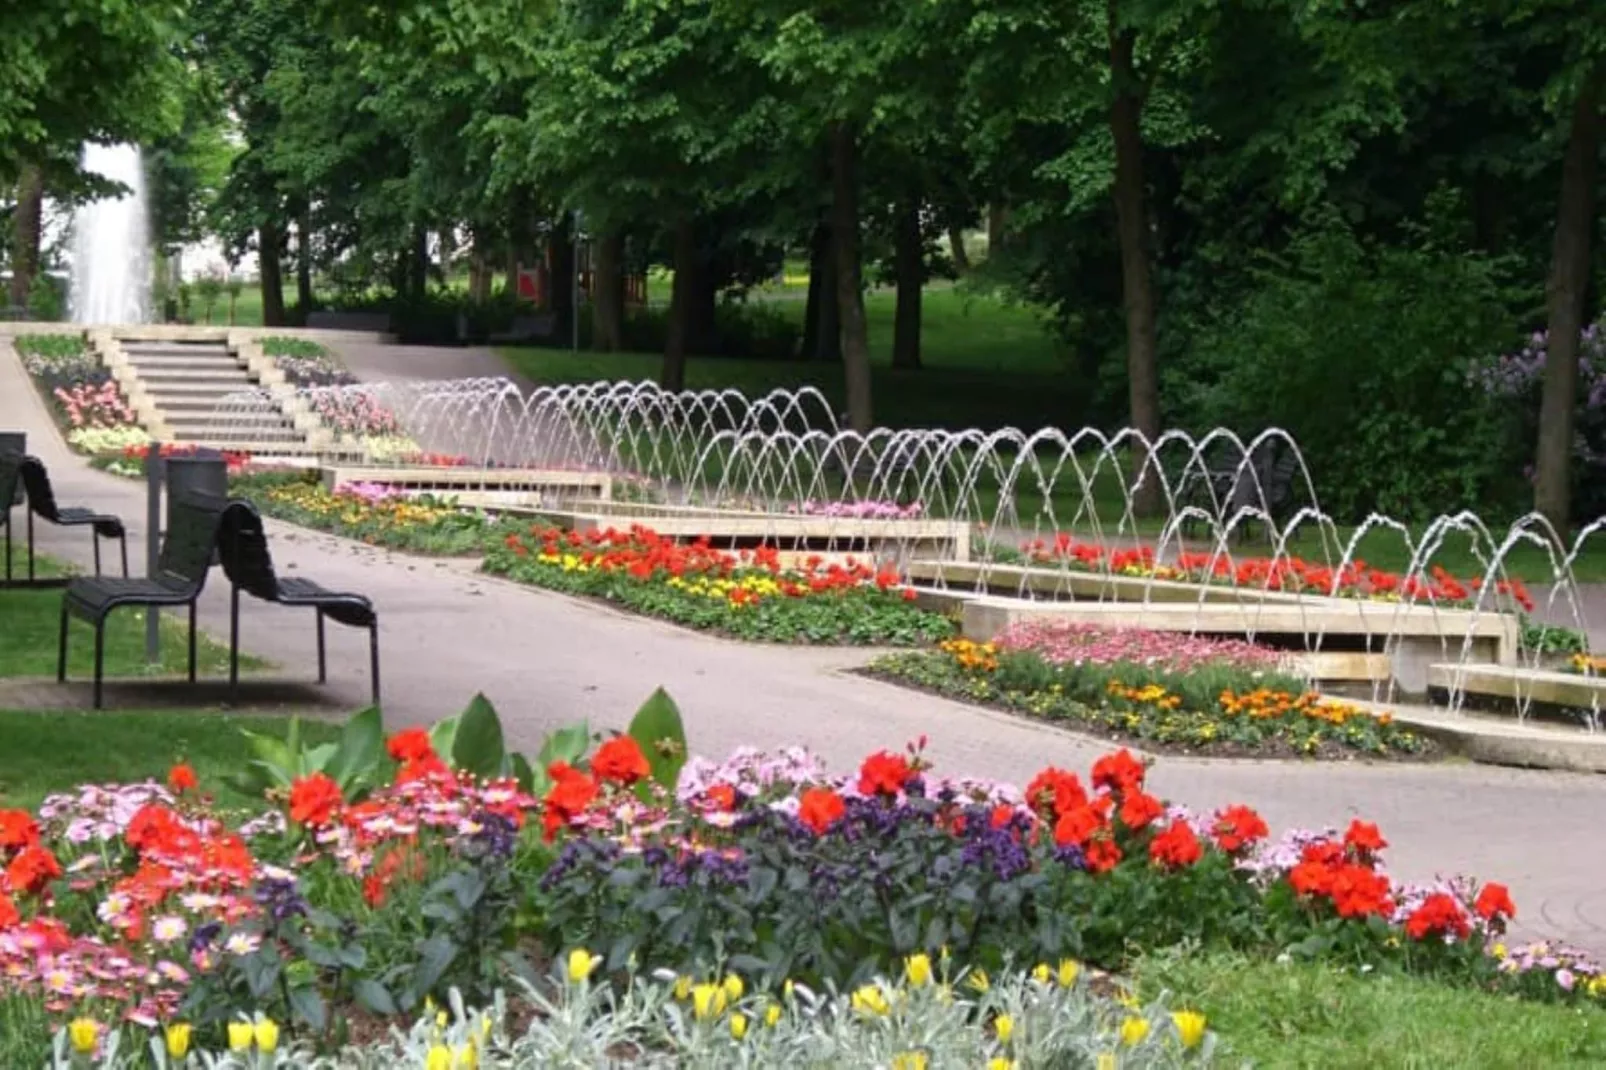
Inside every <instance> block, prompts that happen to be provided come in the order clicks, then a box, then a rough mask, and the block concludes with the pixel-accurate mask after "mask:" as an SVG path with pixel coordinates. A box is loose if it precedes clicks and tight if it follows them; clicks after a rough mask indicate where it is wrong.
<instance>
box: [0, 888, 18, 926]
mask: <svg viewBox="0 0 1606 1070" xmlns="http://www.w3.org/2000/svg"><path fill="white" fill-rule="evenodd" d="M21 921H22V914H21V912H20V911H18V910H17V904H15V903H13V902H12V901H11V900H10V898H9V897H7V895H6V894H5V893H4V892H0V933H3V932H5V931H6V930H7V929H9V928H11V927H12V926H13V925H16V924H18V923H20V922H21Z"/></svg>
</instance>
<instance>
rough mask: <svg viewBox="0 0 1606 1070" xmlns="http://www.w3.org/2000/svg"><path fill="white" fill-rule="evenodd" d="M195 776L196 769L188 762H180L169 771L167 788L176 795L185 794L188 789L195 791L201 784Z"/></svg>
mask: <svg viewBox="0 0 1606 1070" xmlns="http://www.w3.org/2000/svg"><path fill="white" fill-rule="evenodd" d="M200 783H201V782H200V781H199V780H197V779H196V777H195V770H194V769H193V768H191V767H190V764H189V763H188V762H179V763H178V764H177V765H175V766H174V767H173V768H171V769H169V770H168V771H167V790H168V791H171V792H172V793H173V794H174V795H183V794H184V793H185V792H186V791H194V790H195V789H196V788H197V787H199V786H200Z"/></svg>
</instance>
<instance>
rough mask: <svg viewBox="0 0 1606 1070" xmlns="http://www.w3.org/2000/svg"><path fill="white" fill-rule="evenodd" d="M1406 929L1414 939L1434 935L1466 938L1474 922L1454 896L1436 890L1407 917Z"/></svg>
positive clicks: (1458, 938) (1459, 938) (1422, 938)
mask: <svg viewBox="0 0 1606 1070" xmlns="http://www.w3.org/2000/svg"><path fill="white" fill-rule="evenodd" d="M1405 931H1406V934H1407V935H1409V936H1410V937H1411V939H1413V940H1426V939H1427V938H1428V937H1430V936H1434V935H1438V936H1449V937H1454V938H1455V939H1457V940H1464V939H1466V936H1467V933H1469V932H1471V931H1472V924H1471V922H1469V921H1468V920H1467V915H1466V912H1465V911H1464V910H1462V909H1461V904H1460V903H1457V902H1456V901H1455V897H1454V896H1451V895H1449V894H1448V893H1445V892H1434V893H1433V894H1432V895H1430V896H1428V897H1427V898H1426V899H1424V900H1422V905H1421V906H1419V907H1417V908H1416V909H1415V910H1413V911H1412V912H1411V916H1410V917H1409V918H1406V919H1405Z"/></svg>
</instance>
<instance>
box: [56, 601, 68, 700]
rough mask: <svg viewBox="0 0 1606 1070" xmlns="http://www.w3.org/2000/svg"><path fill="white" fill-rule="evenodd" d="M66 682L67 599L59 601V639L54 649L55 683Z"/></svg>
mask: <svg viewBox="0 0 1606 1070" xmlns="http://www.w3.org/2000/svg"><path fill="white" fill-rule="evenodd" d="M66 682H67V599H65V598H63V599H62V600H61V639H60V641H59V643H58V644H57V647H56V683H58V684H64V683H66Z"/></svg>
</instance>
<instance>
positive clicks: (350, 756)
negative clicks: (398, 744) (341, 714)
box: [329, 706, 385, 790]
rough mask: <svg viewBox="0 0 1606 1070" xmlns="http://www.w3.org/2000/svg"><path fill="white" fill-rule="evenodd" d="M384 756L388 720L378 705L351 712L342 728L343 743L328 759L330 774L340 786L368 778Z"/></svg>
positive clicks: (348, 785) (346, 785)
mask: <svg viewBox="0 0 1606 1070" xmlns="http://www.w3.org/2000/svg"><path fill="white" fill-rule="evenodd" d="M384 757H385V724H384V720H383V719H382V718H381V717H380V714H379V708H378V707H377V706H370V707H368V708H367V709H365V710H362V711H360V712H358V713H356V714H353V715H352V718H351V720H349V721H347V722H346V727H345V728H343V729H341V732H340V745H339V747H338V748H337V749H336V751H335V756H334V759H333V760H332V761H331V762H330V763H329V775H330V776H331V777H333V778H334V781H335V783H337V784H339V785H340V787H341V789H342V790H344V789H346V788H349V787H350V786H351V785H352V784H353V783H355V782H360V781H363V780H366V779H367V778H368V777H369V776H370V775H371V774H372V773H373V771H374V769H376V768H377V767H378V766H379V763H380V762H381V761H382V760H383V759H384Z"/></svg>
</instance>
